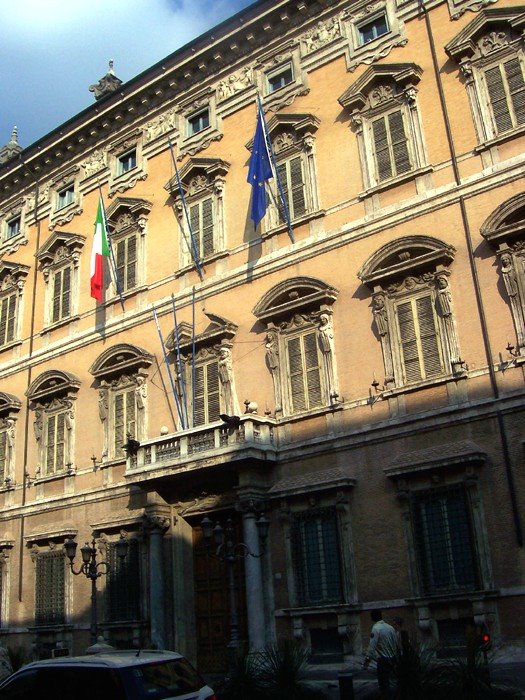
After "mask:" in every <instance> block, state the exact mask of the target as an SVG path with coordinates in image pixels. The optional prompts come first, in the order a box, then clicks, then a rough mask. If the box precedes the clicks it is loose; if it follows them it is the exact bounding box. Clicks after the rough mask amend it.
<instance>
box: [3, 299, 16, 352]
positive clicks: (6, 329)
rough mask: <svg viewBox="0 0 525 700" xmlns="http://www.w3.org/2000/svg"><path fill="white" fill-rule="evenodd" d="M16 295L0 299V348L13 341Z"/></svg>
mask: <svg viewBox="0 0 525 700" xmlns="http://www.w3.org/2000/svg"><path fill="white" fill-rule="evenodd" d="M16 296H17V295H16V293H15V294H9V295H7V296H4V297H2V298H1V299H0V346H2V345H7V343H11V342H12V341H13V340H14V339H15V320H16Z"/></svg>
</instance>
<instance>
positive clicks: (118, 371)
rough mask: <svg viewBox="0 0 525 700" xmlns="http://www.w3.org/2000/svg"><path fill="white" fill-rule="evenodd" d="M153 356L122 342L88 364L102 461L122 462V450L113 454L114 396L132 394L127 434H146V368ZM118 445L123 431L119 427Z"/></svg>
mask: <svg viewBox="0 0 525 700" xmlns="http://www.w3.org/2000/svg"><path fill="white" fill-rule="evenodd" d="M153 359H154V358H153V356H152V355H150V354H149V353H148V352H147V351H146V350H143V349H142V348H139V347H137V346H135V345H130V344H127V343H122V344H119V345H115V346H113V347H111V348H108V349H107V350H106V351H105V352H103V353H102V354H101V355H100V356H99V357H98V358H97V359H96V360H95V362H94V363H93V365H92V366H91V367H90V370H89V372H90V374H91V375H92V376H93V377H94V378H95V380H96V383H97V388H98V396H99V399H98V408H99V418H100V421H101V423H102V430H103V446H102V461H103V462H105V463H107V462H110V461H124V460H125V459H126V456H125V454H124V452H122V453H117V450H116V447H115V445H116V442H117V439H118V436H117V435H116V429H117V426H116V423H115V410H116V405H115V399H116V397H117V396H120V395H126V394H128V393H129V394H131V392H133V394H134V404H133V405H134V417H135V421H134V422H135V431H134V434H133V435H131V437H132V438H133V439H136V440H138V441H139V442H140V441H141V440H143V439H144V438H145V437H146V435H147V376H148V375H147V371H146V370H147V369H148V367H150V365H151V364H152V362H153ZM122 431H123V437H122V444H124V443H125V441H126V433H127V430H125V429H124V427H123V428H122Z"/></svg>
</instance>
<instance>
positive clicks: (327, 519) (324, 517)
mask: <svg viewBox="0 0 525 700" xmlns="http://www.w3.org/2000/svg"><path fill="white" fill-rule="evenodd" d="M292 549H293V563H294V572H295V582H296V593H297V600H298V603H299V605H320V604H323V603H336V602H342V600H343V589H342V576H341V549H340V542H339V528H338V522H337V514H336V511H335V508H318V509H315V510H308V511H305V512H303V513H298V514H295V515H294V519H293V522H292Z"/></svg>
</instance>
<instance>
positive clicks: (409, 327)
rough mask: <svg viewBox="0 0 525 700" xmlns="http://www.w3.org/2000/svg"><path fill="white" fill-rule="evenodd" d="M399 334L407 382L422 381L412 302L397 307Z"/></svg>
mask: <svg viewBox="0 0 525 700" xmlns="http://www.w3.org/2000/svg"><path fill="white" fill-rule="evenodd" d="M397 319H398V324H399V334H400V336H401V352H402V355H403V365H404V368H405V379H406V381H407V382H415V381H417V380H418V379H421V367H420V364H419V354H418V348H417V336H416V326H415V319H414V312H413V309H412V303H411V301H406V302H403V303H402V304H398V306H397Z"/></svg>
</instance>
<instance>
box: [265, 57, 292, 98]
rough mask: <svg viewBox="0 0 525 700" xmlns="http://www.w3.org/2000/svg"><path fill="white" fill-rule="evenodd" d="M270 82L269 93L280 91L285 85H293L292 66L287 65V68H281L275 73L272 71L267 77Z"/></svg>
mask: <svg viewBox="0 0 525 700" xmlns="http://www.w3.org/2000/svg"><path fill="white" fill-rule="evenodd" d="M266 79H267V81H268V92H269V93H272V92H276V90H280V89H281V88H283V87H284V86H285V85H289V84H290V83H293V70H292V64H291V63H287V64H286V65H285V66H281V67H280V68H278V69H277V70H275V71H272V72H271V73H269V74H268V75H267V76H266Z"/></svg>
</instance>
